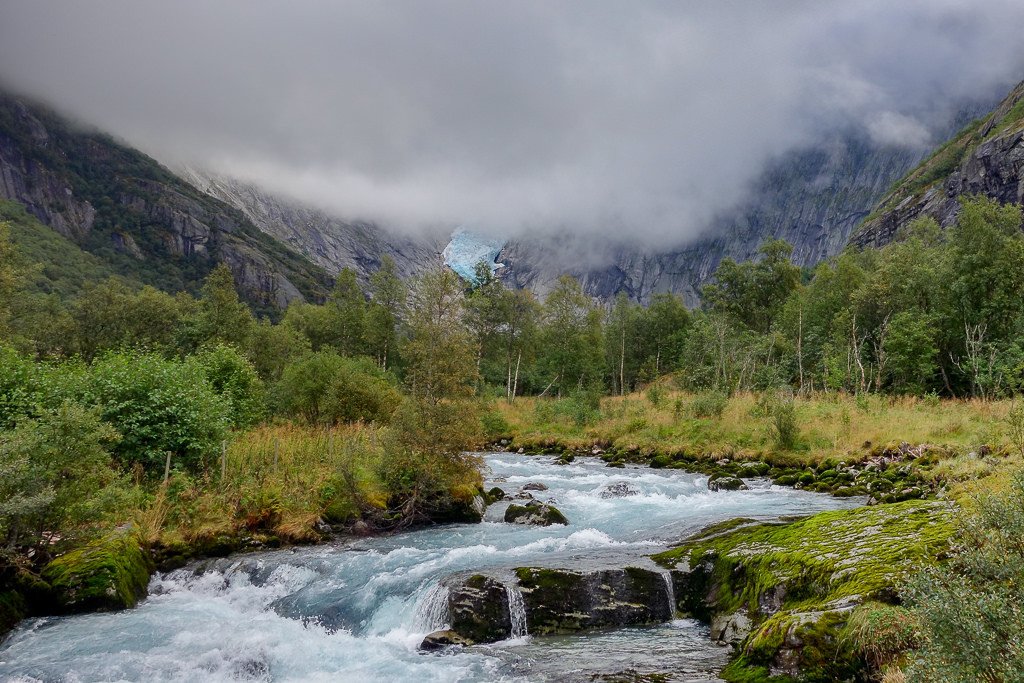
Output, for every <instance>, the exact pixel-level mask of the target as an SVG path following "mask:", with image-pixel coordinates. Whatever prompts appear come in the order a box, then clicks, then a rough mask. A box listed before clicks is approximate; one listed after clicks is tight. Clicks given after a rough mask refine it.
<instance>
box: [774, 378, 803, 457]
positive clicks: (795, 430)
mask: <svg viewBox="0 0 1024 683" xmlns="http://www.w3.org/2000/svg"><path fill="white" fill-rule="evenodd" d="M768 411H769V412H768V414H769V416H770V418H771V428H772V436H773V437H774V439H775V445H776V446H777V447H778V448H780V449H782V450H784V451H788V450H792V449H793V448H795V447H796V444H797V440H798V439H799V436H800V426H799V424H798V423H797V418H796V402H795V401H794V400H793V396H792V394H789V393H785V392H780V393H778V394H776V396H775V397H774V399H773V400H772V402H771V403H770V404H769V408H768Z"/></svg>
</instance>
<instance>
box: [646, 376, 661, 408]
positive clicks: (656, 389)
mask: <svg viewBox="0 0 1024 683" xmlns="http://www.w3.org/2000/svg"><path fill="white" fill-rule="evenodd" d="M647 400H648V401H650V402H651V405H652V406H654V407H655V408H660V407H661V404H662V403H663V402H664V401H665V389H664V387H662V386H661V385H660V384H658V383H657V382H655V383H653V384H651V386H650V387H648V388H647Z"/></svg>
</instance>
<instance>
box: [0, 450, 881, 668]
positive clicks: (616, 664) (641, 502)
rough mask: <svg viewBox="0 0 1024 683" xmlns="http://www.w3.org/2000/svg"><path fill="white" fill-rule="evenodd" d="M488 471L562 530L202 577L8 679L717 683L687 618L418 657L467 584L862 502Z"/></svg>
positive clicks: (182, 574) (541, 467) (499, 458)
mask: <svg viewBox="0 0 1024 683" xmlns="http://www.w3.org/2000/svg"><path fill="white" fill-rule="evenodd" d="M486 462H487V465H488V468H489V472H488V475H487V476H488V482H487V488H490V487H491V486H500V487H502V488H503V489H505V490H506V491H507V492H508V493H510V494H512V495H515V494H517V493H518V492H519V491H520V490H521V489H522V487H523V485H525V484H527V483H538V484H543V485H544V486H546V487H547V489H546V490H542V491H532V492H531V493H532V495H533V496H534V497H536V498H537V499H538V500H542V501H553V502H554V504H555V505H557V506H558V508H559V509H560V510H561V511H562V512H563V513H564V514H565V515H566V517H568V519H569V522H570V523H569V525H567V526H550V527H530V526H522V525H513V524H505V523H504V522H502V521H500V520H501V517H502V513H503V510H504V507H505V505H506V504H505V503H498V504H495V505H493V506H491V508H489V509H488V511H487V515H486V518H485V521H484V522H483V523H481V524H463V525H452V526H439V527H432V528H428V529H422V530H417V531H410V532H406V533H400V534H395V535H392V536H386V537H377V538H366V539H359V540H355V541H345V542H338V543H335V544H326V545H321V546H316V547H308V548H297V549H286V550H277V551H271V552H261V553H253V554H247V555H239V556H234V557H230V558H224V559H219V560H208V561H204V562H200V563H197V564H195V565H191V566H189V567H186V568H183V569H180V570H176V571H173V572H169V573H165V574H158V575H156V576H154V577H153V579H152V581H151V583H150V586H149V592H150V594H149V597H148V598H147V599H146V600H144V601H143V602H141V603H140V604H139V606H138V607H137V608H135V609H132V610H126V611H123V612H117V613H106V614H87V615H80V616H73V617H46V618H38V619H30V620H26V621H25V622H23V623H22V624H21V625H20V626H19V627H18V629H17V630H16V631H15V632H14V633H13V634H11V636H10V637H9V638H8V639H7V640H6V641H5V642H4V643H3V644H2V645H0V680H5V681H6V680H13V681H68V682H75V683H77V682H86V681H360V682H361V681H417V682H419V681H453V682H454V681H544V680H553V681H574V680H579V681H590V680H600V679H601V677H602V676H609V677H626V678H627V679H636V678H638V677H640V676H643V675H647V674H653V673H660V674H666V675H667V678H666V679H665V680H672V681H682V682H697V681H716V680H718V679H717V678H716V677H715V673H714V672H716V671H718V670H719V669H721V667H722V666H724V664H725V663H726V660H727V657H728V650H727V649H725V648H722V647H719V646H716V645H714V644H713V643H712V642H711V641H710V640H709V637H708V630H707V628H706V627H705V626H704V625H702V624H700V623H698V622H696V621H693V620H688V619H677V620H675V621H672V622H669V623H666V624H661V625H659V626H652V627H645V628H620V629H613V630H607V631H600V632H592V633H586V634H580V635H575V636H549V637H531V636H529V635H528V634H527V635H525V636H522V637H516V638H512V639H510V640H506V641H503V642H500V643H495V644H492V645H479V646H473V647H469V648H465V649H463V650H462V651H460V652H458V653H455V654H451V653H448V654H433V653H432V654H426V653H423V652H420V651H419V650H418V649H417V646H418V645H419V643H420V642H421V641H422V639H423V636H424V635H426V634H427V633H430V632H432V631H435V630H438V629H440V628H443V627H444V626H445V620H446V618H447V610H446V604H447V603H446V592H445V588H444V586H443V584H442V580H443V579H445V578H446V577H449V576H451V575H453V574H457V573H459V572H465V571H471V570H495V571H500V570H501V569H503V568H512V567H518V566H537V565H548V566H557V567H564V568H586V567H589V566H601V565H609V564H619V565H620V566H621V564H622V562H624V561H630V558H638V557H640V556H646V555H649V554H651V553H654V552H657V551H659V550H661V549H663V548H665V547H666V546H668V545H671V544H672V543H673V542H676V541H679V540H681V539H683V538H685V537H686V536H687V535H689V534H691V533H693V532H695V531H697V530H699V529H700V528H702V527H704V526H706V525H708V524H711V523H714V522H718V521H722V520H726V519H731V518H734V517H753V518H758V519H770V518H774V517H779V516H783V515H801V514H810V513H814V512H819V511H822V510H829V509H837V508H846V507H854V506H856V505H859V504H862V502H863V501H862V500H861V499H849V498H847V499H839V498H832V497H830V496H828V495H825V494H816V493H809V492H805V491H797V490H793V489H789V488H785V487H779V486H772V485H770V483H769V482H768V481H767V480H758V479H752V480H748V481H747V483H748V485H749V486H750V490H747V491H720V492H711V491H708V489H707V477H706V476H703V475H698V474H690V473H686V472H682V471H679V470H655V469H649V468H645V467H630V468H626V469H614V468H609V467H606V466H605V464H604V463H603V462H602V461H601V460H599V459H597V458H578V459H577V460H576V461H575V462H573V463H571V464H569V465H557V464H555V460H554V458H550V457H545V456H521V455H513V454H505V453H502V454H489V455H487V456H486ZM623 484H625V485H623ZM609 487H612V489H609ZM613 492H617V493H619V494H621V493H624V492H628V493H629V494H630V495H625V496H623V495H612V493H613ZM620 679H621V678H620Z"/></svg>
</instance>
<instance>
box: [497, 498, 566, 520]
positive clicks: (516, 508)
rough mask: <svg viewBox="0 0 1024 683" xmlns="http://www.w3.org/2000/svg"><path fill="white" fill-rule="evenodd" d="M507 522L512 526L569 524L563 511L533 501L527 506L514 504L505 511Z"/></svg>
mask: <svg viewBox="0 0 1024 683" xmlns="http://www.w3.org/2000/svg"><path fill="white" fill-rule="evenodd" d="M505 521H506V522H510V523H512V524H533V525H535V526H551V525H552V524H568V523H569V520H568V519H566V517H565V515H563V514H562V511H561V510H559V509H558V508H556V507H555V506H554V505H548V504H547V503H541V502H540V501H536V500H531V501H529V502H528V503H526V504H525V505H516V504H515V503H513V504H512V505H509V506H508V508H507V509H506V510H505Z"/></svg>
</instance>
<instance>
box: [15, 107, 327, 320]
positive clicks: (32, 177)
mask: <svg viewBox="0 0 1024 683" xmlns="http://www.w3.org/2000/svg"><path fill="white" fill-rule="evenodd" d="M0 199H9V200H13V201H16V202H19V203H20V204H22V205H24V206H25V208H26V210H27V211H28V212H29V213H30V214H31V215H33V216H35V217H36V218H37V219H39V220H40V221H41V222H43V223H45V224H46V225H48V226H50V227H51V228H53V229H54V230H56V231H57V232H58V233H60V234H61V235H63V236H64V237H66V238H68V239H69V240H71V241H73V242H74V243H75V244H77V245H78V246H79V247H80V248H81V249H83V250H85V251H87V252H89V253H91V254H93V255H94V256H96V257H98V258H99V259H100V260H101V261H102V262H104V263H106V264H108V265H109V266H110V267H111V269H112V270H113V271H115V272H117V273H120V274H123V275H126V276H128V277H131V278H134V279H136V280H138V281H140V282H144V283H148V284H153V285H155V286H158V287H161V288H163V289H166V290H169V291H176V290H191V291H195V290H196V289H197V288H198V285H199V283H200V282H201V280H202V278H203V277H205V276H206V274H207V273H209V272H210V270H212V268H213V267H214V266H215V265H216V264H217V263H219V262H225V263H227V264H228V265H229V266H230V268H231V270H232V272H233V273H234V275H235V280H236V282H237V283H238V286H239V289H240V291H241V293H242V295H243V296H244V297H245V298H246V299H247V300H248V301H249V302H250V303H251V304H253V305H254V306H255V307H256V308H257V309H260V310H268V311H269V310H271V309H274V308H279V307H282V306H285V305H287V303H288V302H289V301H291V300H293V299H299V298H313V299H316V298H321V297H322V296H324V293H325V292H326V291H327V290H328V288H329V286H330V278H329V276H328V275H327V273H326V272H325V271H324V270H323V269H321V268H319V267H317V266H316V265H314V264H313V263H311V262H309V261H308V260H307V259H305V258H304V257H302V256H301V255H299V254H297V253H295V252H294V251H292V250H291V249H289V248H288V247H287V246H285V245H283V244H281V243H280V242H278V241H277V240H275V239H273V238H272V237H271V236H269V235H267V234H265V233H264V232H263V231H261V230H259V229H258V228H256V226H254V225H253V224H252V223H251V222H250V221H249V220H248V219H247V218H246V217H245V216H244V215H242V214H241V213H240V212H238V211H237V210H235V209H234V208H232V207H230V206H228V205H226V204H224V203H223V202H220V201H218V200H216V199H214V198H213V197H210V196H209V195H207V194H204V193H202V192H199V191H197V190H196V189H195V188H193V187H192V186H191V185H189V184H188V183H186V182H184V181H183V180H181V179H180V178H178V177H177V176H175V175H174V174H172V173H170V172H169V171H167V170H166V169H165V168H164V167H162V166H160V165H159V164H158V163H157V162H156V161H154V160H153V159H150V158H149V157H147V156H145V155H144V154H142V153H140V152H138V151H136V150H133V149H130V148H128V147H125V146H123V145H121V144H118V143H117V142H115V141H114V140H112V139H111V138H110V137H108V136H106V135H103V134H101V133H98V132H95V131H86V130H82V129H79V128H77V127H75V126H73V125H72V124H70V123H69V122H67V121H66V120H64V119H62V118H60V117H59V116H58V115H56V114H55V113H53V112H51V111H49V110H48V109H46V108H45V107H42V106H39V105H35V104H30V103H28V102H26V101H24V100H21V99H19V98H15V97H13V96H10V95H0Z"/></svg>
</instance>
